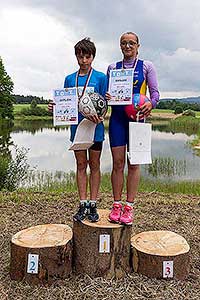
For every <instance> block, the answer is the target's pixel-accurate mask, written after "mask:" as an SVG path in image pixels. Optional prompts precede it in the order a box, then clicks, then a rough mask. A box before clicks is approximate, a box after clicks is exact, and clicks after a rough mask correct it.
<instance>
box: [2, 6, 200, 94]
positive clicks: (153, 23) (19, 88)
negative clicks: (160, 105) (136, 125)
mask: <svg viewBox="0 0 200 300" xmlns="http://www.w3.org/2000/svg"><path fill="white" fill-rule="evenodd" d="M199 30H200V1H199V0H192V1H191V0H140V1H138V0H137V1H136V0H129V1H128V0H85V1H84V0H73V1H72V0H44V1H43V0H32V1H31V0H21V1H18V0H0V56H1V58H2V60H3V63H4V66H5V69H6V72H7V73H8V74H9V75H10V77H11V78H12V80H13V82H14V93H15V94H20V95H35V96H40V97H42V96H43V97H44V98H45V99H51V98H52V91H53V89H57V88H62V87H63V83H64V78H65V76H66V75H67V74H70V73H72V72H74V71H76V70H77V68H78V65H77V62H76V58H75V56H74V45H75V44H76V42H77V41H79V40H81V39H82V38H84V37H90V38H91V40H92V41H93V42H94V43H95V45H96V47H97V55H96V57H95V60H94V64H93V66H94V68H95V69H97V70H99V71H102V72H104V73H106V70H107V67H108V65H109V64H111V63H112V62H115V61H117V60H120V59H121V58H122V55H121V51H120V47H119V38H120V35H121V34H122V33H124V32H127V31H133V32H135V33H137V35H138V36H139V39H140V49H139V58H140V59H144V60H150V61H152V62H153V64H154V65H155V68H156V71H157V77H158V83H159V91H160V97H161V98H166V97H170V98H182V97H190V96H199V95H200V79H199V77H200V76H199V73H200V34H199Z"/></svg>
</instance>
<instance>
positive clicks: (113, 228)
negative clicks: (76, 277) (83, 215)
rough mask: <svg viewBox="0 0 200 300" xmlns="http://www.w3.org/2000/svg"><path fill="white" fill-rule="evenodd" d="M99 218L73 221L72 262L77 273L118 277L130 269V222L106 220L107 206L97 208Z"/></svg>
mask: <svg viewBox="0 0 200 300" xmlns="http://www.w3.org/2000/svg"><path fill="white" fill-rule="evenodd" d="M98 213H99V216H100V220H99V221H98V222H95V223H91V222H89V221H87V220H84V221H82V222H74V225H73V241H74V244H73V246H74V254H73V260H74V266H75V272H76V273H77V274H85V273H86V274H88V275H89V276H91V277H105V278H112V277H115V278H122V277H123V276H124V275H125V274H126V273H128V272H130V242H131V241H130V239H131V230H132V227H131V226H123V225H119V224H114V223H110V222H109V221H108V215H109V211H108V210H103V209H99V210H98Z"/></svg>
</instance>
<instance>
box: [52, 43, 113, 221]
mask: <svg viewBox="0 0 200 300" xmlns="http://www.w3.org/2000/svg"><path fill="white" fill-rule="evenodd" d="M74 49H75V55H76V58H77V62H78V65H79V70H78V71H77V72H75V73H73V74H70V75H68V76H67V77H66V78H65V82H64V87H65V88H73V87H77V89H78V90H79V91H80V90H81V92H80V94H79V98H80V97H81V96H82V95H83V93H84V90H85V91H86V92H87V88H89V90H90V92H96V93H99V94H100V95H102V96H103V97H104V96H105V93H106V88H107V77H106V75H105V74H103V73H101V72H98V71H96V70H94V69H93V68H92V62H93V60H94V58H95V54H96V47H95V45H94V43H93V42H91V41H90V39H89V38H84V39H83V40H81V41H79V42H78V43H77V44H76V45H75V46H74ZM49 110H52V104H50V105H49ZM83 118H84V116H83V115H82V114H81V113H80V112H79V114H78V123H80V122H81V121H82V120H83ZM89 119H90V120H91V121H93V122H95V123H96V124H97V126H96V129H95V135H94V144H93V145H92V146H91V147H90V148H89V149H88V150H75V151H74V155H75V159H76V166H77V173H76V180H77V186H78V192H79V197H80V204H79V209H78V211H77V213H76V214H75V215H74V217H73V218H74V220H75V221H82V220H83V219H85V217H86V216H87V217H88V220H89V221H91V222H97V221H98V220H99V215H98V212H97V208H96V199H97V195H98V191H99V185H100V156H101V151H102V144H103V140H104V125H103V122H102V118H101V117H98V116H97V115H94V116H91V117H90V118H89ZM77 126H78V125H71V126H70V130H71V137H70V140H71V141H72V142H73V140H74V137H75V133H76V129H77ZM88 165H89V168H90V175H89V189H90V200H89V201H87V185H88V177H87V166H88Z"/></svg>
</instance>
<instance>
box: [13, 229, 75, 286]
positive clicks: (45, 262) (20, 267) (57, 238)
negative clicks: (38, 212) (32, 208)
mask: <svg viewBox="0 0 200 300" xmlns="http://www.w3.org/2000/svg"><path fill="white" fill-rule="evenodd" d="M30 255H32V256H34V255H36V256H38V264H37V262H33V263H32V266H33V265H34V266H36V269H34V271H33V272H32V273H31V271H30V270H28V268H29V267H28V265H29V264H30V262H29V259H30V258H29V256H30ZM37 265H38V266H37ZM71 271H72V229H71V228H70V227H69V226H67V225H64V224H44V225H37V226H34V227H30V228H26V229H24V230H22V231H20V232H18V233H16V234H15V235H14V236H13V237H12V239H11V262H10V276H11V279H14V280H22V279H23V278H25V280H27V281H28V282H30V283H34V284H35V283H36V284H37V283H51V281H52V280H53V279H55V278H65V277H67V276H69V275H70V274H71Z"/></svg>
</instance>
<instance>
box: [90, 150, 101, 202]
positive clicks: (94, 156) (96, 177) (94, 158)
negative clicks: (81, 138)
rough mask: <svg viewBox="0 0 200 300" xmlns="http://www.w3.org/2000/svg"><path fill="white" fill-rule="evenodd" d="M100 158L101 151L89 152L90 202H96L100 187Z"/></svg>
mask: <svg viewBox="0 0 200 300" xmlns="http://www.w3.org/2000/svg"><path fill="white" fill-rule="evenodd" d="M100 156H101V150H92V149H90V150H89V167H90V177H89V186H90V200H96V199H97V195H98V192H99V185H100V179H101V174H100Z"/></svg>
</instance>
